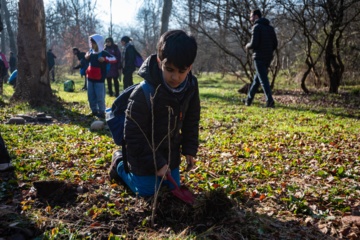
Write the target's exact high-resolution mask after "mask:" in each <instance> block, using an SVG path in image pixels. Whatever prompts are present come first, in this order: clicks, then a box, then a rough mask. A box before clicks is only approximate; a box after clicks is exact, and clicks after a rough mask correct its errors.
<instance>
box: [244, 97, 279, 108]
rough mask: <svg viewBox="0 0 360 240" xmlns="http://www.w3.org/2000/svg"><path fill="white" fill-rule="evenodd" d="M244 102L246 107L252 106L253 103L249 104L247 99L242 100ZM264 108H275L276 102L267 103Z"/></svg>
mask: <svg viewBox="0 0 360 240" xmlns="http://www.w3.org/2000/svg"><path fill="white" fill-rule="evenodd" d="M242 102H243V103H244V104H245V106H250V105H251V102H249V100H248V99H247V98H244V99H242ZM264 107H265V108H275V102H274V101H271V102H266V105H265V106H264Z"/></svg>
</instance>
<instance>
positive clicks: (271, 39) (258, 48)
mask: <svg viewBox="0 0 360 240" xmlns="http://www.w3.org/2000/svg"><path fill="white" fill-rule="evenodd" d="M250 21H251V22H252V23H253V24H254V26H253V28H252V37H251V41H250V42H249V43H248V44H247V45H246V50H250V49H251V50H253V54H252V58H253V60H254V66H255V70H256V73H255V76H254V80H253V81H252V84H251V86H250V89H249V92H248V95H247V98H246V99H244V100H243V102H244V103H245V105H246V106H250V105H251V103H252V102H253V100H254V97H255V94H256V92H257V90H258V88H259V85H261V87H262V89H263V91H264V94H265V97H266V105H265V107H269V108H273V107H275V102H274V99H273V97H272V93H271V88H270V84H269V78H268V68H269V67H270V64H271V61H272V59H273V53H274V51H275V50H276V48H277V45H278V41H277V37H276V33H275V30H274V28H273V27H272V26H270V21H269V20H268V19H266V18H263V17H262V15H261V12H260V10H258V9H256V10H253V11H251V13H250Z"/></svg>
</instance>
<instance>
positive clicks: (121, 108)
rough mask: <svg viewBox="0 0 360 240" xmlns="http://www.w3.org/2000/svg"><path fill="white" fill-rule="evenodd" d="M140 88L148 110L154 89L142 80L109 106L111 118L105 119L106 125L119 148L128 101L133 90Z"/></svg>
mask: <svg viewBox="0 0 360 240" xmlns="http://www.w3.org/2000/svg"><path fill="white" fill-rule="evenodd" d="M138 85H140V86H141V89H142V90H143V91H144V95H145V99H146V103H147V105H148V107H149V108H151V103H150V94H151V95H154V93H155V89H154V87H153V86H152V85H151V84H149V83H148V82H146V81H145V80H143V81H142V82H140V83H139V84H135V85H132V86H130V87H128V88H126V89H125V90H124V91H123V92H121V94H120V95H119V96H118V97H117V98H116V99H115V101H114V103H113V104H112V106H111V112H112V115H113V116H112V117H110V118H106V123H107V125H108V126H109V129H110V132H111V135H112V137H113V139H114V142H115V144H116V145H119V146H121V145H122V142H123V139H124V124H125V117H126V113H125V111H126V108H127V105H128V99H129V97H130V95H131V93H132V92H133V90H134V89H135V88H136V87H137V86H138Z"/></svg>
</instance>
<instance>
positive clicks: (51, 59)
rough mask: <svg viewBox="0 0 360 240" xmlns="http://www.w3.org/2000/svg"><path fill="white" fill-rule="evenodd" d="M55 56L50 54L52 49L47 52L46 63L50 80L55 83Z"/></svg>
mask: <svg viewBox="0 0 360 240" xmlns="http://www.w3.org/2000/svg"><path fill="white" fill-rule="evenodd" d="M55 58H56V56H55V54H54V53H53V52H52V49H49V50H48V51H47V62H48V67H49V74H50V76H51V80H52V81H53V82H55Z"/></svg>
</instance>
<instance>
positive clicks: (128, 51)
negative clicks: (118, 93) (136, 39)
mask: <svg viewBox="0 0 360 240" xmlns="http://www.w3.org/2000/svg"><path fill="white" fill-rule="evenodd" d="M121 45H122V46H123V51H122V53H121V63H122V71H123V74H124V78H123V81H124V89H126V88H127V87H130V86H131V85H133V84H134V82H133V73H134V71H135V69H136V66H135V58H136V49H135V47H134V45H133V44H132V39H131V38H130V37H128V36H124V37H122V38H121Z"/></svg>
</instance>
